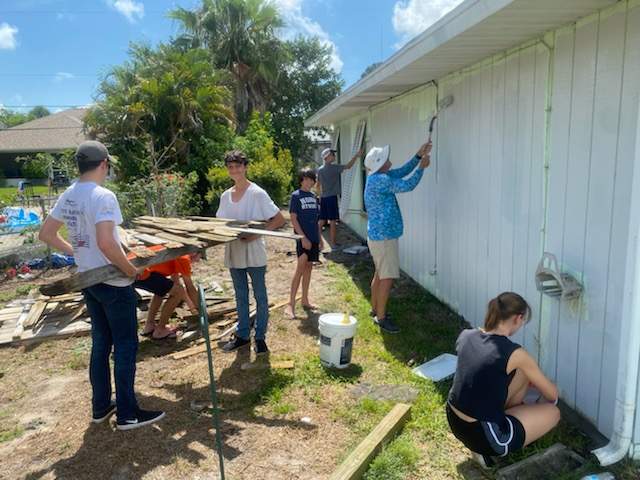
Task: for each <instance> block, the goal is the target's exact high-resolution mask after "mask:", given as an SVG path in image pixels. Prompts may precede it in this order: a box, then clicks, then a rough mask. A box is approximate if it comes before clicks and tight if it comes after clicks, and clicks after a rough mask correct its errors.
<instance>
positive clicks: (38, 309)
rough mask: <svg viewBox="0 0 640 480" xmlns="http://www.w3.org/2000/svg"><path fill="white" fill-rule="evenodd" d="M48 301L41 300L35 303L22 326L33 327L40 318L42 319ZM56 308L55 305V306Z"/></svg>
mask: <svg viewBox="0 0 640 480" xmlns="http://www.w3.org/2000/svg"><path fill="white" fill-rule="evenodd" d="M47 305H48V303H47V302H46V301H44V300H39V301H37V302H36V303H34V304H33V305H32V306H31V309H30V310H29V315H28V316H27V318H26V319H25V321H24V323H23V324H22V326H23V327H24V328H25V329H27V328H31V327H32V326H33V325H35V324H36V323H37V322H38V320H39V319H40V317H41V316H42V314H43V313H44V310H45V308H47ZM53 308H55V307H53Z"/></svg>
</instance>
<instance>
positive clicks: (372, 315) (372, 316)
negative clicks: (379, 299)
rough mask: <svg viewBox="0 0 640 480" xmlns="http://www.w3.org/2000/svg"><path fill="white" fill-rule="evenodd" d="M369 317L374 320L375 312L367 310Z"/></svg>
mask: <svg viewBox="0 0 640 480" xmlns="http://www.w3.org/2000/svg"><path fill="white" fill-rule="evenodd" d="M369 316H370V317H371V318H376V311H375V310H373V309H371V310H369Z"/></svg>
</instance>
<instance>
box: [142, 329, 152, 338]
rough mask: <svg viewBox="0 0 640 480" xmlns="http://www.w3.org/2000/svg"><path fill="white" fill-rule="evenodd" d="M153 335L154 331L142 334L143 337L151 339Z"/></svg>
mask: <svg viewBox="0 0 640 480" xmlns="http://www.w3.org/2000/svg"><path fill="white" fill-rule="evenodd" d="M151 335H153V330H151V331H150V332H140V336H141V337H150V336H151Z"/></svg>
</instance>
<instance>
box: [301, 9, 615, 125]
mask: <svg viewBox="0 0 640 480" xmlns="http://www.w3.org/2000/svg"><path fill="white" fill-rule="evenodd" d="M615 3H617V0H466V1H464V2H463V3H461V4H460V5H459V6H458V7H456V8H455V9H454V10H452V11H451V12H449V13H448V14H447V15H445V16H444V17H443V18H441V19H440V20H438V21H437V22H436V23H434V24H433V25H432V26H431V27H429V28H428V29H427V30H425V31H424V32H423V33H421V34H420V35H418V36H417V37H415V38H414V39H413V40H411V41H410V42H409V43H407V44H406V45H405V46H404V47H403V48H402V49H400V50H399V51H398V52H396V53H395V54H394V55H393V56H391V57H390V58H389V59H388V60H387V61H386V62H384V63H383V64H382V65H380V66H379V67H378V68H376V69H375V70H373V71H372V72H371V73H370V74H369V75H367V76H366V77H364V78H363V79H361V80H359V81H358V82H356V83H355V84H353V85H352V86H351V87H349V88H348V89H347V90H345V92H344V93H342V95H340V96H339V97H337V98H335V99H334V100H332V101H331V102H330V103H328V104H327V105H326V106H324V107H323V108H322V109H320V110H319V111H318V112H316V113H315V114H314V115H312V116H311V117H309V118H308V119H307V120H306V121H305V125H306V126H322V125H331V124H335V123H337V122H340V121H341V120H344V119H346V118H349V117H351V116H354V115H356V114H358V113H361V112H362V111H366V110H367V109H368V108H370V107H372V106H374V105H376V104H379V103H381V102H384V101H386V100H388V99H390V98H393V97H396V96H398V95H400V94H402V93H404V92H407V91H409V90H411V89H413V88H416V87H418V86H420V85H424V84H426V83H428V82H429V81H431V80H437V79H439V78H442V77H444V76H445V75H447V74H449V73H452V72H455V71H456V70H459V69H461V68H464V67H466V66H469V65H472V64H474V63H476V62H478V61H480V60H482V59H484V58H486V57H488V56H490V55H493V54H496V53H499V52H502V51H504V50H508V49H509V48H513V47H516V46H518V45H520V44H522V43H524V42H526V41H528V40H531V39H535V38H539V37H541V36H542V35H543V34H544V33H545V32H548V31H549V30H553V29H556V28H558V27H561V26H563V25H566V24H569V23H572V22H575V21H576V20H578V19H580V18H582V17H585V16H587V15H589V14H591V13H593V12H596V11H597V10H600V9H602V8H605V7H607V6H609V5H613V4H615Z"/></svg>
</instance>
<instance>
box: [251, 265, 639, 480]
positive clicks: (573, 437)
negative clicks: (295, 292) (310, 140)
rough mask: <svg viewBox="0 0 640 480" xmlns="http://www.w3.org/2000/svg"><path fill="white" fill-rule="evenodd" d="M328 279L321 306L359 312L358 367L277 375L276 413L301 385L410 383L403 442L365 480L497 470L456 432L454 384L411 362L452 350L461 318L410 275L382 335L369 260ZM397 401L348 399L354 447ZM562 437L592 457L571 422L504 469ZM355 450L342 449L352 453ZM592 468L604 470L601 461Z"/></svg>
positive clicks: (345, 410) (270, 388)
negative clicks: (476, 457)
mask: <svg viewBox="0 0 640 480" xmlns="http://www.w3.org/2000/svg"><path fill="white" fill-rule="evenodd" d="M328 271H329V274H330V276H332V277H333V278H334V280H335V281H334V282H333V289H334V291H333V294H332V295H329V296H328V298H329V299H331V300H329V302H330V304H329V305H327V304H326V303H325V305H323V307H325V308H327V307H328V308H329V311H348V312H350V313H351V314H352V315H355V316H356V317H357V318H358V320H359V322H358V332H357V338H356V343H355V346H354V364H353V365H352V366H351V367H350V368H349V369H348V370H347V371H346V372H344V373H339V372H335V371H330V370H325V369H323V368H321V367H319V366H318V365H317V360H316V358H315V357H310V358H308V359H307V360H306V362H304V361H303V362H302V365H303V366H302V367H301V368H299V369H296V370H295V371H294V372H293V373H291V374H288V373H278V374H273V375H272V377H271V382H270V383H268V384H267V385H266V387H265V390H264V391H263V392H262V398H263V399H266V401H267V403H268V404H270V405H272V407H273V408H274V409H276V410H281V411H290V410H292V409H295V405H290V404H289V403H288V400H287V399H288V398H295V396H296V395H297V394H298V393H299V392H298V391H299V390H303V391H306V392H307V394H310V395H317V396H319V397H321V395H322V392H323V390H324V389H325V388H326V387H327V386H329V385H333V386H336V387H337V386H342V387H344V386H345V385H346V384H350V383H355V382H357V381H361V382H367V383H371V384H405V385H411V386H413V387H416V388H417V389H419V391H420V394H419V396H418V398H417V400H416V401H415V403H414V404H413V409H412V418H411V420H410V422H409V423H408V424H407V425H406V426H405V428H404V430H403V432H402V433H401V435H400V436H399V437H397V439H395V440H394V441H392V442H391V443H390V444H389V445H387V447H386V448H385V449H384V450H383V452H382V454H380V455H379V456H378V457H377V458H376V459H375V460H374V461H373V463H372V464H371V467H370V468H369V470H368V471H367V473H366V475H365V477H364V478H365V479H366V480H405V479H424V478H429V479H439V478H494V476H495V471H496V470H497V468H496V469H495V470H494V471H491V472H482V473H481V472H480V471H479V470H478V469H477V467H476V466H475V464H474V463H473V462H472V461H471V460H470V459H469V458H468V457H467V456H466V455H467V452H466V450H465V449H464V448H462V445H461V444H460V443H459V442H458V441H457V440H456V439H455V438H454V437H453V436H452V435H451V434H450V430H449V427H448V424H447V420H446V416H445V411H444V405H445V400H446V396H447V394H448V391H449V389H450V387H451V381H448V382H444V383H442V384H434V383H433V382H431V381H428V380H424V379H421V378H419V377H417V376H415V375H414V374H413V373H412V372H411V367H409V366H408V362H409V361H410V360H414V361H415V362H416V363H419V362H422V361H423V360H425V359H430V358H434V357H435V356H437V355H439V354H441V353H443V352H452V350H453V348H454V344H455V339H456V338H457V335H458V333H459V331H460V329H461V328H464V325H463V323H462V320H461V318H460V317H458V316H457V315H456V314H455V313H453V312H451V311H450V310H449V309H448V308H447V307H446V306H444V305H443V304H442V303H440V302H439V301H438V300H437V299H436V298H435V297H433V296H431V295H430V294H429V293H428V292H427V291H425V290H424V289H422V288H421V287H420V286H418V285H417V284H415V283H413V282H412V281H410V280H407V279H404V280H402V281H401V282H400V283H399V284H398V285H397V286H396V287H395V288H394V291H393V293H392V297H391V298H392V300H391V302H390V308H389V310H390V312H391V314H392V315H393V317H394V318H395V319H397V321H398V323H399V325H400V326H401V327H402V331H401V333H399V334H398V335H387V334H381V333H380V331H379V329H378V328H377V327H376V326H374V324H373V322H372V321H371V320H370V319H369V317H368V312H369V310H370V308H371V306H370V304H369V302H368V295H369V284H368V282H369V281H370V278H371V265H370V262H366V261H361V262H358V263H355V264H352V265H347V264H339V263H330V264H329V265H328ZM392 406H393V402H386V401H376V400H370V399H366V398H365V399H363V400H361V401H358V402H355V403H354V404H345V405H344V406H343V407H342V408H341V407H338V408H337V409H336V410H335V413H336V415H337V416H339V417H342V420H346V421H347V422H348V423H349V424H351V425H353V427H354V429H355V431H356V432H357V435H356V436H355V437H354V438H353V441H352V448H353V447H355V446H356V445H357V444H358V443H359V442H360V441H361V440H362V439H363V438H364V437H365V436H366V435H367V434H368V433H369V431H370V430H371V429H372V428H373V427H374V426H375V425H376V424H377V423H378V422H379V421H380V420H381V419H382V417H384V415H386V413H387V412H388V411H389V410H390V409H391V408H392ZM556 442H561V443H564V444H565V445H567V446H569V447H571V448H573V449H574V450H576V451H577V452H579V453H580V454H582V455H585V456H587V455H588V447H589V445H588V439H587V438H586V437H585V436H584V435H583V434H582V433H581V432H579V431H578V430H577V429H575V428H574V427H572V426H571V425H569V424H567V423H564V422H562V423H561V425H560V427H559V428H557V429H556V430H555V431H553V432H552V433H550V434H549V435H547V436H546V437H544V438H543V439H541V440H540V441H538V442H536V443H535V444H533V445H531V446H529V447H528V448H527V449H525V450H524V451H523V452H521V453H519V454H517V455H513V456H511V457H510V458H509V460H508V462H504V463H501V464H500V465H499V467H504V466H506V465H508V464H510V463H514V462H515V461H518V460H521V459H522V458H525V457H527V456H530V455H532V454H534V453H536V452H538V451H541V450H543V449H545V448H547V447H549V446H551V445H552V444H554V443H556ZM350 450H351V449H348V450H346V451H345V452H344V457H346V456H347V455H348V453H349V451H350ZM609 470H613V471H614V472H615V473H616V478H619V479H629V480H630V479H636V478H638V470H637V467H636V466H634V465H633V464H631V462H623V463H621V464H619V465H617V466H616V468H614V469H609ZM589 471H590V472H593V471H604V469H599V468H598V467H597V466H596V464H595V461H594V462H591V463H590V464H589ZM584 473H585V472H584V471H579V472H567V474H566V475H565V476H561V477H557V480H559V479H567V480H568V479H578V478H580V477H581V476H582V475H583V474H584Z"/></svg>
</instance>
